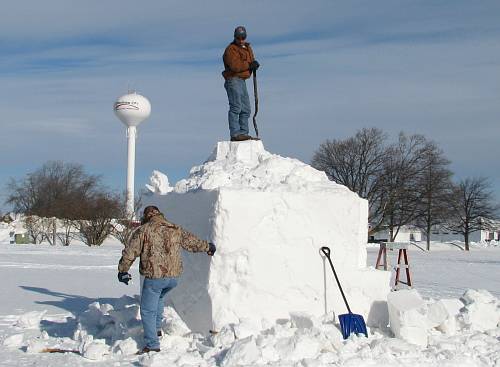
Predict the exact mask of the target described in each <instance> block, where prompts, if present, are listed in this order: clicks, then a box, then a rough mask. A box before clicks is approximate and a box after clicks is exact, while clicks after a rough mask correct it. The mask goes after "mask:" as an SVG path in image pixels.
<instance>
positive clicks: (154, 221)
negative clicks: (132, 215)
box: [118, 206, 215, 354]
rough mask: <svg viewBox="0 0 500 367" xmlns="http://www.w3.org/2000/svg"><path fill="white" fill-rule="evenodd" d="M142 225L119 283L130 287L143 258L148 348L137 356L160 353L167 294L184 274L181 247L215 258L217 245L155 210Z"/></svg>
mask: <svg viewBox="0 0 500 367" xmlns="http://www.w3.org/2000/svg"><path fill="white" fill-rule="evenodd" d="M141 222H142V225H141V226H140V227H139V228H138V229H137V230H136V231H135V232H134V234H133V236H132V239H131V240H130V242H129V243H128V244H127V245H126V246H125V248H124V249H123V251H122V257H121V259H120V262H119V264H118V280H119V281H120V282H122V283H125V284H127V285H128V282H129V281H130V279H132V277H131V275H130V274H129V273H128V271H129V269H130V267H131V266H132V263H133V262H134V260H135V259H136V258H137V257H138V256H140V257H141V259H140V266H139V271H140V273H141V275H143V276H144V285H143V288H142V297H141V319H142V326H143V328H144V341H145V347H144V348H143V349H142V351H140V352H138V354H143V353H148V352H152V351H154V352H159V351H160V341H159V339H158V337H159V336H161V322H162V317H163V308H164V301H165V296H166V294H167V293H168V292H169V291H171V290H172V289H173V288H175V286H176V285H177V278H178V277H179V276H180V275H181V273H182V259H181V247H182V248H183V249H185V250H187V251H190V252H206V253H207V254H208V255H210V256H213V254H214V253H215V245H214V244H213V243H209V242H207V241H203V240H201V239H199V238H198V237H196V236H195V235H193V234H191V233H189V232H188V231H185V230H184V229H182V228H181V227H179V226H177V225H175V224H172V223H170V222H168V221H167V220H166V219H165V217H164V216H163V214H162V213H160V210H159V209H158V208H157V207H156V206H148V207H146V208H145V209H144V214H143V217H142V221H141Z"/></svg>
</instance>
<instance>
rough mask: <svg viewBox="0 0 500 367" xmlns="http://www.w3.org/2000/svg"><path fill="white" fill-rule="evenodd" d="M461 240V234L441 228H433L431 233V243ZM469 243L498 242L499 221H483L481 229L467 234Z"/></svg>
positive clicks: (462, 238)
mask: <svg viewBox="0 0 500 367" xmlns="http://www.w3.org/2000/svg"><path fill="white" fill-rule="evenodd" d="M463 240H464V236H463V235H462V234H461V233H456V232H453V231H450V230H448V229H446V228H445V227H443V226H440V227H434V228H433V229H432V231H431V241H437V242H450V241H463ZM469 241H471V242H489V241H500V221H486V220H485V221H484V227H483V229H481V230H478V231H473V232H471V233H469Z"/></svg>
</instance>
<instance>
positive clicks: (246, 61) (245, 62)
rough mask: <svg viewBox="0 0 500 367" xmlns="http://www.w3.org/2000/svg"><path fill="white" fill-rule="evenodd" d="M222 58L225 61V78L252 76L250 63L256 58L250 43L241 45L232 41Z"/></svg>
mask: <svg viewBox="0 0 500 367" xmlns="http://www.w3.org/2000/svg"><path fill="white" fill-rule="evenodd" d="M222 60H223V61H224V71H223V72H222V76H223V77H224V79H226V80H227V79H230V78H234V77H237V78H241V79H248V78H250V75H251V72H250V70H249V67H250V63H251V62H252V61H254V60H255V57H254V55H253V51H252V47H251V46H250V43H245V44H244V45H243V46H239V45H237V44H236V43H234V42H232V43H231V44H229V46H227V47H226V50H225V51H224V56H223V57H222Z"/></svg>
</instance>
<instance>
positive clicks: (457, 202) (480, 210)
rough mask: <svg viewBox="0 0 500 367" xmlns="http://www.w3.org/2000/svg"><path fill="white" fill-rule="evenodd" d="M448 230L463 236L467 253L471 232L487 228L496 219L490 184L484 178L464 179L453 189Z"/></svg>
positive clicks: (496, 208) (496, 210)
mask: <svg viewBox="0 0 500 367" xmlns="http://www.w3.org/2000/svg"><path fill="white" fill-rule="evenodd" d="M449 204H450V210H451V216H450V222H449V223H448V224H447V225H446V227H447V228H448V229H449V230H452V231H454V232H456V233H460V234H462V235H463V236H464V242H465V250H466V251H469V237H470V234H471V232H474V231H479V230H481V229H487V228H488V222H489V221H491V220H495V219H496V218H497V217H498V209H499V206H498V204H496V203H495V201H494V198H493V193H492V191H491V184H490V183H489V181H488V180H487V179H486V178H484V177H473V178H466V179H464V180H462V181H460V182H459V183H458V184H457V185H455V186H454V188H453V193H452V195H451V200H450V203H449Z"/></svg>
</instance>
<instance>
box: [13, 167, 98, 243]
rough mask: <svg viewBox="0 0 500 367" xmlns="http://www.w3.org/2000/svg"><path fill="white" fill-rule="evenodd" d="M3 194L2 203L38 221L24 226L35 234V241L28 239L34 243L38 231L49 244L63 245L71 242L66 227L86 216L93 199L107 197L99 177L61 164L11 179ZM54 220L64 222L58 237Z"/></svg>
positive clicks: (30, 221)
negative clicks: (57, 242)
mask: <svg viewBox="0 0 500 367" xmlns="http://www.w3.org/2000/svg"><path fill="white" fill-rule="evenodd" d="M7 192H8V196H7V200H6V203H7V204H10V205H12V207H13V209H14V210H15V211H17V212H20V213H24V214H25V215H27V216H28V217H31V216H36V217H37V218H38V219H37V220H34V219H30V220H29V223H28V225H29V226H30V229H29V231H31V232H32V233H36V235H35V234H34V236H35V238H33V237H32V238H33V240H34V241H35V240H36V241H39V240H40V239H39V238H38V232H37V231H38V230H41V231H42V232H43V235H42V236H43V238H44V239H46V240H47V241H48V242H49V243H50V244H55V243H56V239H57V238H59V239H60V240H61V242H62V243H63V244H64V245H69V243H70V241H71V233H72V230H71V227H70V226H69V224H70V223H72V221H74V220H77V219H86V218H87V217H89V215H90V214H89V211H87V212H84V210H83V208H89V207H90V206H91V204H90V203H91V202H94V201H95V200H96V198H98V197H101V196H106V195H108V193H107V192H106V190H105V189H104V188H103V187H102V185H101V184H100V177H99V176H95V175H90V174H88V173H86V172H85V170H84V169H83V166H82V165H80V164H74V163H65V162H61V161H51V162H47V163H45V164H44V165H43V166H42V167H41V168H39V169H37V170H36V171H34V172H32V173H29V174H27V175H26V176H25V177H24V178H22V179H20V180H15V179H11V180H10V182H9V183H8V185H7ZM42 218H43V219H42ZM56 218H59V219H61V220H62V221H63V223H65V225H64V228H63V230H64V232H63V233H61V234H58V231H57V223H58V222H57V219H56ZM27 228H28V227H27Z"/></svg>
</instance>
